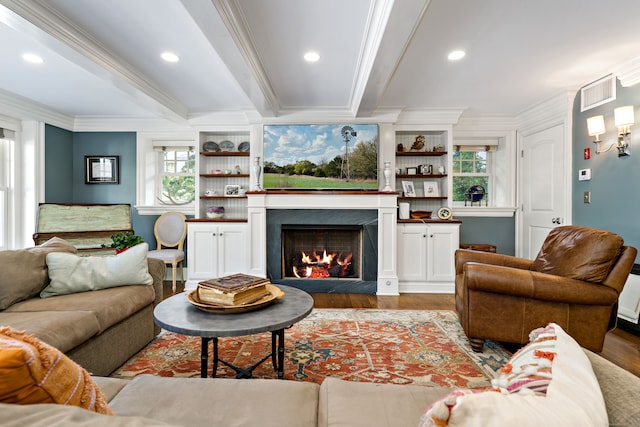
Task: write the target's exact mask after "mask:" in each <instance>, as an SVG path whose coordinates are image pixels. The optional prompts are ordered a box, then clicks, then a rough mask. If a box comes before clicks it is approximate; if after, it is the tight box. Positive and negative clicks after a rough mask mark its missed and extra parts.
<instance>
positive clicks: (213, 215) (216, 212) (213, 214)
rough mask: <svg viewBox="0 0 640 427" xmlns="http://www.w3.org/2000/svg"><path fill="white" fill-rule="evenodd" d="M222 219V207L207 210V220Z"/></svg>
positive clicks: (210, 207)
mask: <svg viewBox="0 0 640 427" xmlns="http://www.w3.org/2000/svg"><path fill="white" fill-rule="evenodd" d="M222 217H224V206H209V207H208V208H207V218H209V219H220V218H222Z"/></svg>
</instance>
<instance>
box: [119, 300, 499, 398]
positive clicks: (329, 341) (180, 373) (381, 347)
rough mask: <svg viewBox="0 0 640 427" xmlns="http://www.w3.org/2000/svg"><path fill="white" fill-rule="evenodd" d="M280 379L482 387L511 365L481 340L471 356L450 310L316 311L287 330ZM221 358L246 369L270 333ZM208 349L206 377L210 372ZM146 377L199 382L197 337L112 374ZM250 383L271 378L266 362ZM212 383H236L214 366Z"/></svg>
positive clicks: (152, 349) (176, 338)
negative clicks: (481, 347)
mask: <svg viewBox="0 0 640 427" xmlns="http://www.w3.org/2000/svg"><path fill="white" fill-rule="evenodd" d="M285 348H286V350H285V367H284V368H285V369H284V373H285V378H286V379H288V380H298V381H311V382H315V383H321V382H322V380H323V379H324V378H326V377H329V376H333V377H339V378H342V379H344V380H347V381H364V382H376V383H395V384H418V385H432V386H446V387H468V388H473V387H486V386H489V385H490V379H491V378H493V377H494V376H496V374H497V372H498V370H499V369H500V367H501V366H502V365H504V363H506V361H507V360H508V359H509V357H510V354H509V353H508V352H507V351H506V350H504V349H503V348H502V347H500V346H499V345H496V344H494V343H492V342H491V341H487V344H486V345H485V349H484V352H483V353H474V352H473V351H472V350H471V347H470V345H469V342H468V340H467V338H466V336H465V335H464V332H463V331H462V327H461V326H460V323H459V322H458V319H457V316H456V314H455V313H454V312H453V311H427V310H424V311H420V310H371V309H360V310H359V309H315V310H314V311H313V312H312V313H311V314H310V315H309V317H307V318H306V319H303V320H302V321H300V322H298V323H297V324H295V325H294V326H293V327H292V328H290V329H287V330H285ZM218 351H219V355H220V358H221V359H223V360H226V361H228V362H230V363H232V364H234V365H236V366H239V367H242V368H245V367H249V366H251V365H253V364H255V363H256V362H257V361H258V360H260V359H262V358H263V357H264V356H265V355H267V354H269V352H270V351H271V334H270V333H263V334H258V335H252V336H244V337H237V338H220V340H219V349H218ZM211 357H212V356H211V348H210V349H209V364H210V367H209V372H210V370H211ZM141 374H152V375H158V376H163V377H199V376H200V338H197V337H187V336H184V335H179V334H174V333H171V332H166V331H163V333H162V334H161V335H159V336H158V337H157V338H156V339H155V340H154V341H153V342H151V343H150V344H149V345H148V346H147V347H146V348H144V349H143V350H142V351H141V352H140V353H138V354H137V355H136V356H134V357H133V358H132V359H130V360H129V361H128V362H127V363H126V364H124V365H123V366H122V367H121V368H120V369H118V370H117V371H116V372H114V373H113V374H112V376H114V377H118V378H132V377H135V376H136V375H141ZM253 375H254V377H255V378H277V375H276V373H275V372H274V370H273V366H272V364H271V359H270V358H269V359H268V360H267V361H265V362H264V363H263V364H262V365H260V366H259V367H257V368H256V369H255V370H254V371H253ZM217 377H219V378H234V377H235V372H234V371H233V370H232V369H230V368H228V367H226V366H225V365H222V364H220V365H219V367H218V373H217Z"/></svg>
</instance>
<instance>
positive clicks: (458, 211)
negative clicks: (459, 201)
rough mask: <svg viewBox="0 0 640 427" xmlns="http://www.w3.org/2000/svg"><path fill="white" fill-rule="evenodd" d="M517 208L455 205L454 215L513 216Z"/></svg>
mask: <svg viewBox="0 0 640 427" xmlns="http://www.w3.org/2000/svg"><path fill="white" fill-rule="evenodd" d="M516 210H517V208H515V207H509V208H497V207H491V206H487V207H484V206H482V207H479V206H474V207H471V206H467V207H465V206H455V205H454V206H453V215H454V216H455V217H461V216H462V217H464V216H468V217H471V216H476V217H512V216H513V214H514V213H515V211H516Z"/></svg>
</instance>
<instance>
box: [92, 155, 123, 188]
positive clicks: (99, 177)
mask: <svg viewBox="0 0 640 427" xmlns="http://www.w3.org/2000/svg"><path fill="white" fill-rule="evenodd" d="M84 182H85V184H119V183H120V156H84Z"/></svg>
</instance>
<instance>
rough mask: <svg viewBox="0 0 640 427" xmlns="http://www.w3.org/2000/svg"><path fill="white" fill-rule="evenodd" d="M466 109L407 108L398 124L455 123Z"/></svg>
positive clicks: (400, 116) (399, 118)
mask: <svg viewBox="0 0 640 427" xmlns="http://www.w3.org/2000/svg"><path fill="white" fill-rule="evenodd" d="M463 112H464V110H462V109H442V110H436V109H406V110H402V112H401V113H400V115H399V117H398V121H397V122H398V124H416V125H455V124H456V123H457V122H458V120H459V119H460V116H461V115H462V113H463Z"/></svg>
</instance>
